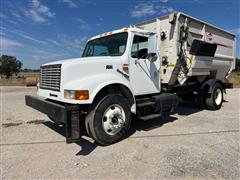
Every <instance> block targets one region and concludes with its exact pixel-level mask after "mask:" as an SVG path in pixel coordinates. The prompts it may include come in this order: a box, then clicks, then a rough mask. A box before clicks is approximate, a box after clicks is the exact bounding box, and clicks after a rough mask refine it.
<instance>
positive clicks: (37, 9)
mask: <svg viewBox="0 0 240 180" xmlns="http://www.w3.org/2000/svg"><path fill="white" fill-rule="evenodd" d="M30 3H31V6H30V9H27V10H26V12H25V14H26V16H29V17H30V18H31V19H32V20H33V21H35V22H37V23H44V22H46V21H47V19H48V18H53V17H55V15H56V14H55V13H54V12H51V10H50V9H49V7H47V6H45V5H43V4H41V3H40V1H38V0H31V1H30Z"/></svg>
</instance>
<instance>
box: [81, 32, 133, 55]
mask: <svg viewBox="0 0 240 180" xmlns="http://www.w3.org/2000/svg"><path fill="white" fill-rule="evenodd" d="M127 37H128V33H127V32H123V33H118V34H113V35H110V36H105V37H102V38H98V39H94V40H92V41H89V42H88V43H87V45H86V47H85V50H84V52H83V55H82V57H93V56H121V55H123V53H124V52H125V49H126V45H127Z"/></svg>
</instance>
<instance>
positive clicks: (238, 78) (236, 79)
mask: <svg viewBox="0 0 240 180" xmlns="http://www.w3.org/2000/svg"><path fill="white" fill-rule="evenodd" d="M226 82H229V83H233V87H235V88H240V72H239V71H235V72H232V74H231V75H230V76H229V78H228V79H227V80H226Z"/></svg>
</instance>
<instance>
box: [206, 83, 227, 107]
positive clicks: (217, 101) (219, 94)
mask: <svg viewBox="0 0 240 180" xmlns="http://www.w3.org/2000/svg"><path fill="white" fill-rule="evenodd" d="M222 103H223V87H222V85H221V84H220V83H216V84H215V85H214V87H213V90H212V93H211V94H210V95H209V96H208V97H206V107H207V109H209V110H218V109H220V108H221V106H222Z"/></svg>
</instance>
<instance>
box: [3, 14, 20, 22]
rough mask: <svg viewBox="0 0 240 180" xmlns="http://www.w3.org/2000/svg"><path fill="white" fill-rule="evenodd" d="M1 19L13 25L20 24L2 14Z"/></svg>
mask: <svg viewBox="0 0 240 180" xmlns="http://www.w3.org/2000/svg"><path fill="white" fill-rule="evenodd" d="M0 19H2V20H3V21H4V22H9V23H11V24H18V23H17V22H16V21H14V20H12V19H10V18H9V17H8V16H6V15H5V14H2V13H0Z"/></svg>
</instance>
